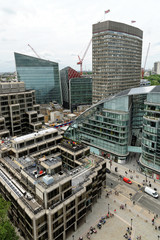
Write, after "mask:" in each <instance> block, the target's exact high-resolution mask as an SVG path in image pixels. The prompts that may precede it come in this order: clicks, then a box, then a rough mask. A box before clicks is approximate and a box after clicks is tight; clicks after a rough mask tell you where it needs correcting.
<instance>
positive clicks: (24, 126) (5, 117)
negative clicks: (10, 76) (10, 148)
mask: <svg viewBox="0 0 160 240" xmlns="http://www.w3.org/2000/svg"><path fill="white" fill-rule="evenodd" d="M0 116H1V117H0V137H1V138H4V137H9V136H10V135H11V136H19V135H22V134H26V133H29V132H33V131H36V130H38V129H40V128H41V127H42V123H44V116H43V115H42V114H40V106H39V105H38V104H36V100H35V90H26V89H25V84H24V83H23V82H1V83H0Z"/></svg>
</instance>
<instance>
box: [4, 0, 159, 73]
mask: <svg viewBox="0 0 160 240" xmlns="http://www.w3.org/2000/svg"><path fill="white" fill-rule="evenodd" d="M117 3H119V2H118V1H117V0H114V1H111V0H109V1H108V2H107V3H106V1H104V0H100V1H99V2H98V3H97V2H96V1H90V0H88V1H87V2H85V1H84V0H82V1H81V2H80V3H78V4H77V2H75V1H73V0H69V1H67V2H65V1H61V2H58V1H57V0H55V1H54V2H52V1H51V0H47V1H45V4H44V2H43V1H42V0H40V1H37V0H36V1H32V0H30V1H25V0H23V1H20V0H18V1H16V3H14V5H13V4H11V1H10V0H7V1H6V2H2V3H1V8H0V15H1V18H0V32H1V37H0V46H1V47H0V54H1V60H0V72H5V71H15V69H16V68H15V62H14V52H20V53H22V54H26V55H30V56H34V57H36V55H35V54H34V52H33V51H32V50H31V49H30V48H29V47H28V44H30V45H31V46H32V47H33V48H34V49H35V51H36V52H37V53H38V55H39V56H40V57H41V58H42V59H46V60H50V61H54V62H58V63H59V69H62V68H64V67H66V66H71V67H72V68H74V69H76V70H79V65H77V62H78V55H79V56H80V57H82V56H83V54H84V52H85V49H86V48H87V45H88V43H89V41H90V39H91V37H92V24H95V23H97V22H99V21H103V20H112V21H117V22H122V23H125V24H129V25H131V21H136V22H135V23H133V26H135V27H137V28H140V29H141V30H142V31H143V33H144V36H143V50H142V67H143V66H144V62H145V58H146V54H147V49H148V45H149V43H151V45H150V50H149V54H148V59H147V63H146V68H152V67H153V65H154V62H156V61H159V60H160V53H159V52H160V51H159V47H160V41H159V39H160V33H159V32H158V31H157V29H158V23H159V13H158V9H159V7H158V6H159V5H160V3H159V2H158V0H154V1H152V2H151V1H150V0H148V1H147V2H146V1H144V0H143V1H141V2H140V1H137V0H135V1H134V2H128V1H126V0H122V1H121V3H120V4H117ZM108 9H109V10H110V12H109V13H107V14H104V12H105V11H107V10H108ZM83 70H92V46H90V48H89V50H88V52H87V55H86V57H85V60H84V63H83Z"/></svg>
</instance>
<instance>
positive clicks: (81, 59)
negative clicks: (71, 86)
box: [77, 38, 92, 75]
mask: <svg viewBox="0 0 160 240" xmlns="http://www.w3.org/2000/svg"><path fill="white" fill-rule="evenodd" d="M91 42H92V38H91V40H90V41H89V44H88V46H87V48H86V50H85V52H84V54H83V57H82V58H80V56H78V58H79V62H77V64H78V65H80V74H81V75H82V73H83V72H82V63H83V60H84V58H85V56H86V54H87V52H88V49H89V47H90V45H91Z"/></svg>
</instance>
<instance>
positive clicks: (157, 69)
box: [153, 62, 160, 74]
mask: <svg viewBox="0 0 160 240" xmlns="http://www.w3.org/2000/svg"><path fill="white" fill-rule="evenodd" d="M153 72H154V73H155V74H160V62H155V63H154V68H153Z"/></svg>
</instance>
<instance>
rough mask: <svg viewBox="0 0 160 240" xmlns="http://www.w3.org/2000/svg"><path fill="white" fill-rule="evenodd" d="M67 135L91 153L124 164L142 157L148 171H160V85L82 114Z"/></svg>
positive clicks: (129, 92) (121, 95)
mask: <svg viewBox="0 0 160 240" xmlns="http://www.w3.org/2000/svg"><path fill="white" fill-rule="evenodd" d="M65 136H66V137H68V138H71V139H73V140H77V141H80V142H83V143H85V144H87V145H89V146H90V148H91V151H92V152H95V153H96V154H98V155H102V156H106V157H109V158H110V159H111V160H114V161H117V162H119V163H123V162H125V161H126V160H127V158H128V156H129V154H130V153H138V154H141V158H140V163H141V167H142V168H143V169H147V171H154V172H158V173H159V172H160V86H149V87H139V88H132V89H130V90H124V91H122V92H120V93H119V94H117V95H115V96H112V97H109V98H106V99H104V100H101V101H100V102H98V103H97V104H94V105H92V107H90V108H89V109H87V110H86V111H85V112H84V113H82V114H81V115H80V116H79V117H78V118H77V119H76V120H75V122H74V123H73V124H72V125H71V126H70V127H69V129H68V130H67V131H66V132H65Z"/></svg>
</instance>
